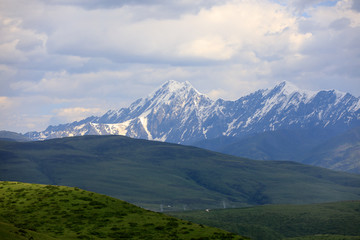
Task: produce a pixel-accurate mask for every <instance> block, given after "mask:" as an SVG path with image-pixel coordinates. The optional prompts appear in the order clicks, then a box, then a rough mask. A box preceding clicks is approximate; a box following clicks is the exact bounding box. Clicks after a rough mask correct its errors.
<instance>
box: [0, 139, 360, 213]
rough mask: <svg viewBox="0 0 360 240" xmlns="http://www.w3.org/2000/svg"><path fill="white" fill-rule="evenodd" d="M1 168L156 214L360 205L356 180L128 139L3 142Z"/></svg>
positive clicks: (0, 176)
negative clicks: (351, 202) (346, 203)
mask: <svg viewBox="0 0 360 240" xmlns="http://www.w3.org/2000/svg"><path fill="white" fill-rule="evenodd" d="M0 163H1V164H0V180H6V181H21V182H31V183H43V184H55V185H65V186H73V187H79V188H82V189H85V190H90V191H94V192H98V193H102V194H106V195H109V196H112V197H116V198H119V199H122V200H125V201H128V202H131V203H134V204H136V205H138V206H142V207H145V208H148V209H152V210H157V211H174V210H183V209H204V208H219V207H224V206H226V207H242V206H249V205H259V204H292V203H296V204H304V203H319V202H330V201H341V200H357V199H360V176H358V175H354V174H348V173H342V172H334V171H330V170H326V169H323V168H318V167H313V166H306V165H302V164H299V163H294V162H287V161H254V160H249V159H244V158H239V157H233V156H229V155H224V154H220V153H215V152H211V151H207V150H203V149H199V148H196V147H188V146H182V145H177V144H170V143H163V142H156V141H148V140H140V139H131V138H128V137H123V136H83V137H72V138H62V139H52V140H47V141H43V142H22V143H21V142H10V141H0Z"/></svg>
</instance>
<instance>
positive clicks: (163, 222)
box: [0, 182, 245, 240]
mask: <svg viewBox="0 0 360 240" xmlns="http://www.w3.org/2000/svg"><path fill="white" fill-rule="evenodd" d="M124 238H125V239H245V238H243V237H240V236H237V235H235V234H232V233H228V232H225V231H223V230H220V229H216V228H212V227H207V226H203V225H198V224H193V223H191V222H188V221H183V220H179V219H176V218H174V217H169V216H166V215H164V214H161V213H155V212H151V211H148V210H145V209H141V208H139V207H136V206H134V205H132V204H129V203H126V202H124V201H121V200H118V199H114V198H111V197H108V196H105V195H100V194H96V193H93V192H88V191H84V190H80V189H78V188H70V187H63V186H51V185H38V184H26V183H18V182H0V239H2V240H6V239H11V240H14V239H15V240H17V239H19V240H20V239H41V240H43V239H45V240H47V239H49V240H50V239H124Z"/></svg>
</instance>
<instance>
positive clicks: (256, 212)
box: [169, 201, 360, 240]
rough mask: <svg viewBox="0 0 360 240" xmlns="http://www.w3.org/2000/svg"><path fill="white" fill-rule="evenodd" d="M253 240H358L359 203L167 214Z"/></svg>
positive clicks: (359, 237) (273, 206) (274, 206)
mask: <svg viewBox="0 0 360 240" xmlns="http://www.w3.org/2000/svg"><path fill="white" fill-rule="evenodd" d="M169 214H171V215H172V216H176V217H179V218H181V219H186V220H190V221H193V222H197V223H201V224H206V225H209V226H214V227H219V228H222V229H226V230H228V231H231V232H235V233H238V234H240V235H243V236H247V237H250V238H252V239H254V240H260V239H266V240H272V239H273V240H276V239H289V240H290V239H291V240H298V239H304V240H325V239H326V240H348V239H349V240H352V239H360V201H344V202H335V203H321V204H307V205H266V206H256V207H249V208H238V209H214V210H209V211H187V212H176V213H169Z"/></svg>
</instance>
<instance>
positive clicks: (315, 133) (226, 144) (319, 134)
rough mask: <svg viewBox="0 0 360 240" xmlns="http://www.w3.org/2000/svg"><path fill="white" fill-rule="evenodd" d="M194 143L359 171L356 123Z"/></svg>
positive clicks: (246, 154) (359, 134) (247, 154)
mask: <svg viewBox="0 0 360 240" xmlns="http://www.w3.org/2000/svg"><path fill="white" fill-rule="evenodd" d="M194 145H195V146H198V147H202V148H206V149H210V150H214V151H217V152H221V153H226V154H230V155H234V156H241V157H247V158H251V159H257V160H287V161H296V162H301V163H305V164H310V165H315V166H319V167H324V168H328V169H332V170H337V171H346V172H351V173H357V174H359V173H360V161H359V159H360V127H356V128H353V129H350V130H347V131H346V132H340V133H339V132H337V131H335V130H333V131H331V130H329V129H316V128H315V129H306V130H305V129H298V130H287V129H283V130H277V131H268V132H263V133H257V134H253V135H249V136H245V137H243V138H240V139H239V138H234V137H225V136H223V137H219V138H215V139H207V140H203V141H200V142H197V143H194Z"/></svg>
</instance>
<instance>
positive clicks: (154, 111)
mask: <svg viewBox="0 0 360 240" xmlns="http://www.w3.org/2000/svg"><path fill="white" fill-rule="evenodd" d="M354 126H360V99H359V98H357V97H354V96H352V95H351V94H349V93H342V92H338V91H336V90H330V91H319V92H313V91H304V90H301V89H298V88H297V87H296V86H294V85H292V84H291V83H288V82H282V83H280V84H278V85H276V86H275V87H274V88H273V89H264V90H258V91H256V92H254V93H251V94H249V95H247V96H244V97H241V98H240V99H238V100H236V101H225V100H222V99H218V100H216V101H213V100H211V99H210V98H209V97H207V96H206V95H204V94H201V93H199V92H198V91H197V90H196V89H195V88H194V87H193V86H192V85H191V84H190V83H189V82H182V83H180V82H176V81H173V80H171V81H168V82H166V83H164V84H163V85H162V86H161V87H160V88H159V89H158V90H156V91H155V92H153V93H152V94H150V95H149V96H147V97H146V98H141V99H139V100H137V101H135V102H134V103H132V104H131V105H130V106H129V107H128V108H121V109H119V110H110V111H108V112H107V113H106V114H104V115H103V116H100V117H89V118H87V119H84V120H82V121H78V122H73V123H68V124H62V125H58V126H49V127H48V128H47V129H46V130H45V131H42V132H31V133H27V136H30V137H31V139H33V140H43V139H50V138H58V137H67V136H79V135H110V134H114V135H125V136H129V137H133V138H142V139H149V140H159V141H166V142H174V143H185V144H190V143H193V142H196V141H200V140H204V139H211V138H216V137H219V136H231V137H241V136H244V135H247V134H252V133H258V132H264V131H274V130H279V129H309V128H329V129H330V128H331V129H339V131H345V130H346V129H349V128H350V127H354Z"/></svg>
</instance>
